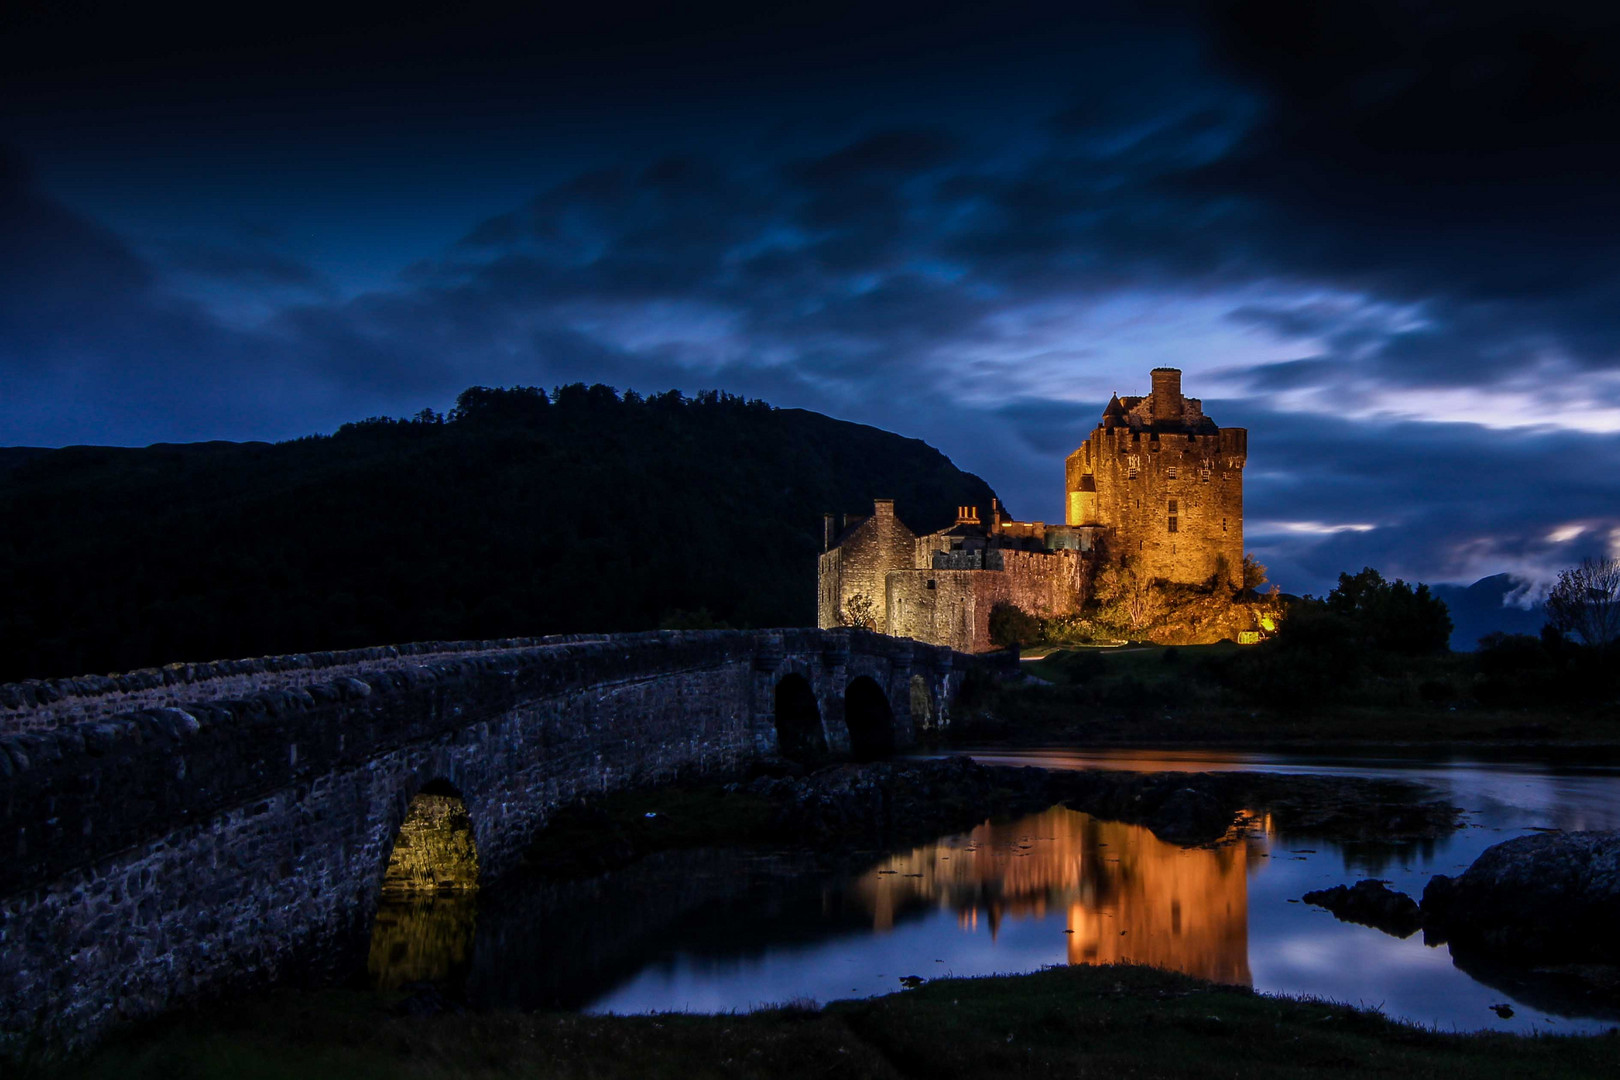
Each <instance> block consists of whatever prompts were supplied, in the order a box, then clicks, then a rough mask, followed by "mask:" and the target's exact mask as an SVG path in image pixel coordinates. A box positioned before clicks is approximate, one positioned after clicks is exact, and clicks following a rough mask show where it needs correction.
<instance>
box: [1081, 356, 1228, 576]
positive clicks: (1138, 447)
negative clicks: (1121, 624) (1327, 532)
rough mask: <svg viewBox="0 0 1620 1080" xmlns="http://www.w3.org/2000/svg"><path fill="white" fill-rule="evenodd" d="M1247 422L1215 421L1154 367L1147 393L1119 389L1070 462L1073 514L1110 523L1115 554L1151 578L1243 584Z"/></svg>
mask: <svg viewBox="0 0 1620 1080" xmlns="http://www.w3.org/2000/svg"><path fill="white" fill-rule="evenodd" d="M1248 448H1249V433H1248V431H1247V430H1246V429H1244V428H1223V427H1217V426H1216V425H1215V421H1213V420H1211V419H1210V418H1209V417H1207V416H1205V415H1204V408H1203V402H1201V401H1200V400H1198V399H1197V398H1189V397H1184V396H1183V395H1182V393H1181V371H1180V370H1179V369H1177V368H1154V369H1153V392H1152V393H1151V394H1149V395H1148V396H1147V397H1128V398H1120V397H1118V396H1117V395H1116V396H1114V397H1113V398H1111V399H1110V400H1109V402H1108V407H1107V408H1106V409H1104V410H1103V415H1102V420H1101V421H1100V422H1099V423H1098V424H1097V426H1096V428H1094V429H1093V430H1092V432H1091V437H1090V438H1088V439H1087V440H1086V441H1085V442H1084V443H1082V444H1081V445H1080V448H1079V449H1078V450H1076V451H1075V452H1074V453H1072V454H1070V455H1069V457H1068V460H1067V462H1066V463H1065V469H1064V475H1065V484H1064V487H1065V489H1066V491H1067V510H1066V515H1065V517H1066V520H1067V522H1068V524H1070V525H1096V526H1101V527H1102V528H1103V529H1104V530H1106V532H1105V535H1106V537H1107V542H1108V543H1110V544H1111V545H1113V554H1115V555H1118V556H1123V557H1124V558H1125V559H1127V560H1128V561H1129V562H1130V563H1131V564H1132V565H1133V566H1135V567H1137V568H1138V569H1140V570H1141V571H1142V572H1143V573H1145V574H1146V575H1147V576H1148V577H1150V578H1162V579H1164V580H1166V581H1174V582H1181V583H1185V584H1202V583H1204V582H1207V581H1209V580H1210V578H1211V577H1217V578H1219V579H1220V580H1221V581H1222V582H1224V583H1225V584H1227V585H1228V586H1230V587H1231V588H1234V589H1236V588H1241V587H1242V585H1243V466H1244V463H1245V458H1246V457H1247V454H1248Z"/></svg>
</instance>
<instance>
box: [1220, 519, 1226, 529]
mask: <svg viewBox="0 0 1620 1080" xmlns="http://www.w3.org/2000/svg"><path fill="white" fill-rule="evenodd" d="M1225 531H1226V519H1225V518H1221V532H1225Z"/></svg>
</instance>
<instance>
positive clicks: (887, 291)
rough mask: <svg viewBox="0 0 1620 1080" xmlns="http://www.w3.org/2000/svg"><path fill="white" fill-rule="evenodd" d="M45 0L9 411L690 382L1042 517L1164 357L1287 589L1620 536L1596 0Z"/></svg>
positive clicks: (4, 375) (318, 422)
mask: <svg viewBox="0 0 1620 1080" xmlns="http://www.w3.org/2000/svg"><path fill="white" fill-rule="evenodd" d="M36 6H37V7H38V8H40V10H33V9H34V8H35V7H36ZM44 8H45V6H44V5H33V4H14V5H6V7H5V8H4V10H3V14H0V26H3V44H0V445H38V446H57V445H66V444H71V443H113V444H125V445H142V444H145V443H149V442H154V441H191V440H199V439H284V438H290V437H294V436H298V435H303V434H308V433H311V432H317V431H331V430H333V429H335V428H336V426H337V425H339V424H341V423H343V422H345V421H348V420H354V419H359V418H363V417H366V416H372V415H396V416H398V415H408V414H412V413H415V412H416V411H418V410H419V409H422V408H424V407H431V408H435V409H440V410H443V409H446V408H448V407H449V406H450V404H451V403H452V402H453V400H454V397H455V395H456V393H457V392H458V391H460V390H461V389H463V388H465V387H467V386H469V385H476V384H485V385H511V384H522V385H541V386H552V385H556V384H559V383H565V382H572V381H576V380H583V381H587V382H605V383H609V384H612V385H615V386H618V387H620V388H621V389H622V388H625V387H631V388H634V389H636V390H639V391H642V392H653V391H659V390H664V389H668V388H670V387H676V388H680V389H682V390H686V391H688V392H691V391H695V390H699V389H704V388H710V387H717V388H720V389H724V390H728V391H732V392H734V393H740V394H744V395H747V396H750V397H763V398H765V399H766V400H768V401H770V402H772V403H773V404H776V405H780V406H798V407H803V408H809V409H815V410H818V411H821V412H826V413H829V414H831V415H834V416H838V417H842V418H846V419H850V420H856V421H860V422H863V423H868V424H873V425H876V426H879V427H882V428H886V429H889V430H892V431H897V432H900V433H902V434H905V435H909V436H915V437H918V438H922V439H926V440H927V441H929V442H930V443H932V444H934V445H936V446H938V447H940V448H941V449H942V450H944V451H945V452H946V453H947V454H949V455H950V456H951V457H952V459H953V460H955V462H956V463H957V464H958V465H960V466H962V467H963V468H966V469H969V470H971V471H973V472H977V473H979V474H980V475H982V476H983V477H985V479H987V480H988V481H989V482H990V483H991V484H992V485H993V486H994V487H996V488H997V489H998V490H999V491H1000V492H1001V493H1002V495H1003V497H1004V498H1005V499H1006V500H1007V502H1008V503H1009V505H1010V508H1011V510H1012V511H1013V512H1014V513H1015V514H1017V515H1018V516H1020V517H1023V518H1036V519H1046V520H1061V517H1062V475H1063V473H1062V459H1063V457H1064V456H1065V455H1066V454H1067V453H1068V452H1069V451H1071V450H1073V449H1074V447H1075V446H1077V445H1078V444H1079V442H1080V441H1081V440H1082V439H1083V438H1084V437H1085V436H1086V433H1087V432H1088V431H1089V430H1090V428H1091V427H1092V426H1093V424H1094V423H1095V422H1096V420H1097V417H1098V415H1099V413H1100V411H1101V409H1102V406H1103V403H1104V402H1105V401H1106V400H1107V397H1108V394H1109V393H1110V391H1114V390H1117V391H1118V392H1119V393H1121V394H1141V393H1146V392H1147V388H1148V369H1150V368H1152V367H1154V366H1158V365H1173V366H1178V367H1181V368H1183V369H1184V370H1185V372H1186V376H1185V384H1186V390H1187V392H1188V393H1189V394H1191V395H1194V396H1200V397H1202V398H1203V399H1204V403H1205V408H1206V410H1207V411H1208V412H1210V413H1211V414H1212V415H1213V416H1214V417H1215V419H1216V420H1217V421H1219V422H1220V423H1222V424H1223V425H1229V426H1230V425H1241V426H1246V427H1248V428H1249V429H1250V452H1251V456H1250V459H1249V468H1248V478H1247V488H1246V490H1247V494H1248V514H1247V533H1248V540H1249V546H1250V547H1251V548H1252V549H1253V550H1254V551H1255V552H1256V553H1257V554H1258V555H1259V556H1260V558H1261V560H1262V561H1263V562H1266V563H1267V564H1269V565H1270V566H1271V568H1272V579H1273V580H1274V581H1277V582H1278V583H1280V584H1281V585H1283V587H1284V588H1286V589H1289V590H1290V591H1312V592H1321V591H1324V590H1325V589H1326V588H1327V587H1329V586H1330V585H1331V583H1332V580H1333V579H1334V578H1335V577H1336V575H1337V574H1338V572H1339V571H1341V570H1345V569H1357V568H1359V567H1361V566H1362V565H1364V564H1372V565H1374V566H1377V567H1379V568H1380V569H1382V570H1383V571H1384V572H1385V573H1386V574H1387V575H1389V576H1391V577H1393V576H1396V575H1399V576H1403V577H1407V578H1408V579H1411V578H1420V579H1422V580H1427V581H1462V582H1467V581H1472V580H1474V579H1475V578H1478V577H1481V576H1484V575H1486V574H1491V573H1496V572H1499V571H1511V572H1514V573H1517V574H1520V575H1523V576H1524V577H1525V578H1526V580H1528V581H1540V582H1545V581H1546V579H1547V578H1548V577H1549V575H1550V574H1551V573H1552V572H1554V571H1555V570H1556V569H1557V568H1558V567H1559V566H1562V565H1567V564H1568V563H1570V562H1573V561H1575V560H1578V559H1579V558H1580V557H1582V556H1584V555H1589V554H1598V553H1605V552H1614V551H1615V550H1616V549H1617V548H1620V13H1616V14H1610V15H1602V14H1600V13H1599V12H1600V10H1601V9H1600V7H1599V5H1593V4H1582V5H1579V6H1568V7H1565V6H1562V5H1558V4H1546V3H1541V4H1535V5H1502V4H1498V3H1493V2H1491V0H1483V2H1474V3H1468V4H1460V5H1456V7H1455V8H1454V9H1450V8H1448V7H1447V6H1445V5H1439V4H1424V3H1385V2H1361V0H1358V2H1354V3H1334V4H1325V5H1304V4H1297V3H1294V2H1281V0H1279V2H1258V3H1250V2H1238V3H1212V4H1204V5H1200V4H1157V3H1148V4H1125V3H1120V4H1118V5H1085V4H1077V3H1062V4H1052V5H1026V4H1016V3H1011V4H1008V3H1001V4H981V5H974V6H973V7H971V8H965V9H962V10H961V11H959V12H957V11H954V10H953V9H951V8H950V7H948V6H944V5H940V4H935V3H920V4H883V5H873V4H847V5H838V4H828V3H813V4H801V5H793V6H788V7H786V8H785V9H781V10H774V11H771V10H766V6H765V5H760V6H758V7H757V8H751V9H746V12H747V13H745V14H738V13H737V12H736V11H730V10H724V9H719V8H713V7H704V6H702V5H686V6H683V7H681V8H679V9H674V8H652V7H647V6H645V5H633V4H622V3H613V2H597V3H591V4H580V5H570V6H567V7H552V6H550V5H546V4H538V5H529V6H526V7H523V8H502V7H492V6H486V5H478V4H472V5H445V4H420V5H415V4H411V3H400V4H395V5H392V6H391V7H390V8H388V9H387V11H386V13H385V14H379V15H366V16H362V15H353V14H345V13H344V12H342V11H341V10H339V9H338V8H337V7H336V6H335V5H331V4H327V5H314V6H302V5H299V4H290V5H288V4H279V5H271V6H261V7H258V8H228V7H216V9H215V10H214V14H213V15H211V16H204V17H202V18H200V19H199V18H197V17H193V16H188V17H186V18H184V19H181V18H179V17H171V16H165V15H156V14H153V13H152V12H151V11H148V10H144V8H145V6H144V5H131V4H122V5H118V6H113V5H105V6H103V5H98V4H94V3H81V4H69V3H59V4H54V5H51V6H50V7H49V10H45V9H44ZM1608 10H1609V11H1611V12H1616V11H1617V9H1615V8H1613V7H1612V6H1610V7H1608ZM243 19H247V20H248V21H246V22H244V21H242V20H243ZM822 509H824V508H823V507H806V513H807V514H808V515H815V514H817V513H819V512H820V511H821V510H822ZM840 509H856V508H854V507H850V508H840Z"/></svg>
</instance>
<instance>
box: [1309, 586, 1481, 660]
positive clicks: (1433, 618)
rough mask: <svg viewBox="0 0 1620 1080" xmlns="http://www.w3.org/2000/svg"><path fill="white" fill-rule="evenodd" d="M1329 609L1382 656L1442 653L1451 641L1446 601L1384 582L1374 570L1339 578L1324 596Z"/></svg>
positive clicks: (1420, 590)
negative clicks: (1387, 654) (1336, 584)
mask: <svg viewBox="0 0 1620 1080" xmlns="http://www.w3.org/2000/svg"><path fill="white" fill-rule="evenodd" d="M1326 607H1327V610H1328V611H1329V612H1330V613H1331V614H1333V615H1335V616H1338V617H1339V618H1341V619H1344V620H1345V621H1346V622H1348V623H1349V624H1350V625H1351V626H1352V627H1353V628H1354V630H1355V632H1356V635H1357V636H1358V637H1360V638H1361V639H1362V641H1363V642H1365V643H1366V644H1367V645H1370V646H1372V647H1373V648H1375V649H1382V650H1384V651H1385V652H1394V653H1411V654H1417V653H1430V652H1444V651H1445V650H1446V649H1447V648H1448V647H1449V646H1450V641H1451V613H1450V612H1449V611H1447V610H1446V604H1445V601H1444V600H1441V599H1440V598H1439V597H1437V596H1433V595H1431V594H1430V593H1429V587H1428V586H1427V585H1423V584H1419V585H1417V586H1416V587H1415V588H1414V587H1413V586H1411V585H1408V584H1407V583H1406V582H1404V581H1402V580H1401V579H1400V578H1396V579H1395V580H1394V581H1385V580H1384V575H1382V574H1380V573H1379V572H1378V571H1377V570H1374V569H1373V568H1372V567H1370V566H1367V567H1363V568H1362V570H1361V572H1360V573H1358V574H1340V575H1339V584H1338V586H1337V587H1336V588H1335V589H1334V590H1333V591H1332V592H1330V593H1328V595H1327V601H1326Z"/></svg>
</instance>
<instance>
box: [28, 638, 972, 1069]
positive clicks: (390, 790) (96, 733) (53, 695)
mask: <svg viewBox="0 0 1620 1080" xmlns="http://www.w3.org/2000/svg"><path fill="white" fill-rule="evenodd" d="M985 662H986V661H984V660H982V659H975V658H973V657H968V656H964V655H962V654H959V653H953V652H951V651H950V650H949V649H945V648H940V647H935V646H928V645H922V644H918V643H915V642H911V641H906V640H900V639H896V638H888V637H883V636H880V635H876V634H869V633H866V632H863V631H850V630H779V631H777V630H773V631H691V632H660V633H645V634H625V635H610V636H603V637H578V636H573V637H556V638H535V639H517V640H507V641H499V642H460V643H428V644H417V645H409V646H400V647H392V648H379V649H362V650H355V651H351V652H339V653H324V654H313V655H300V656H286V657H271V658H266V659H259V660H241V661H226V662H219V663H211V664H183V665H172V666H170V667H166V668H162V669H151V670H146V671H139V672H134V673H131V674H128V675H120V676H107V677H100V676H96V677H86V678H80V679H57V680H50V681H44V682H25V683H14V684H10V685H6V686H0V813H3V815H4V825H3V827H0V842H3V843H5V844H6V847H5V848H4V851H3V858H0V1057H4V1056H5V1053H4V1052H5V1051H7V1050H9V1051H11V1052H13V1053H15V1052H16V1051H18V1050H19V1049H21V1048H24V1047H25V1046H26V1045H28V1044H30V1043H32V1042H36V1041H41V1042H44V1043H47V1044H56V1045H60V1044H66V1045H75V1044H83V1043H85V1042H87V1041H89V1040H91V1039H93V1038H95V1037H96V1036H98V1035H99V1034H101V1033H102V1032H104V1031H105V1030H107V1029H108V1028H109V1027H110V1026H112V1025H114V1024H116V1023H118V1022H120V1021H123V1020H128V1019H133V1018H137V1017H140V1016H144V1015H149V1014H152V1013H155V1012H158V1011H160V1010H162V1009H165V1008H167V1007H169V1006H172V1005H174V1004H176V1003H179V1002H182V1001H185V1000H187V999H190V998H195V997H197V996H199V995H202V994H205V993H209V992H215V991H218V990H221V989H224V988H226V987H228V986H230V985H233V984H251V983H260V982H264V981H268V980H272V979H291V978H306V977H309V978H319V977H322V976H323V975H325V974H326V973H327V967H329V966H330V964H331V963H333V962H335V961H330V960H329V961H328V963H327V967H323V965H322V963H321V962H320V958H322V957H327V958H331V957H339V956H348V955H352V948H353V945H352V943H354V942H356V941H361V942H363V939H364V936H365V933H366V930H367V928H368V927H369V925H370V922H371V919H372V916H373V914H374V913H375V911H376V910H377V904H378V898H379V891H380V888H381V884H382V881H383V875H384V870H385V867H386V866H387V864H388V862H389V856H390V852H391V850H392V849H393V847H394V845H395V839H396V836H398V834H399V831H400V826H401V824H402V822H403V821H404V819H405V817H406V813H407V809H408V807H409V806H410V804H411V801H412V799H413V797H415V796H416V795H417V794H418V793H419V792H421V791H422V790H423V788H425V787H426V788H430V790H432V791H435V792H451V793H454V794H456V795H459V796H460V798H461V799H462V801H463V802H464V804H465V808H466V811H467V814H468V815H469V816H470V818H471V825H472V831H473V837H474V840H475V843H476V848H477V856H478V864H479V871H478V873H479V876H480V877H482V878H483V879H484V880H486V881H487V880H489V879H491V878H494V877H498V876H499V875H500V874H501V873H503V872H504V871H506V870H508V869H510V868H511V867H513V866H514V865H515V864H516V863H517V862H518V860H519V859H520V857H521V854H522V852H523V850H524V848H525V846H526V845H527V844H528V842H529V841H530V839H531V838H532V836H533V835H534V833H535V832H536V830H537V829H539V828H540V827H541V826H542V825H544V824H545V822H546V820H547V818H548V816H549V815H550V814H551V813H552V812H553V811H554V810H555V809H557V808H558V807H560V806H563V805H565V804H568V803H570V802H573V801H576V800H578V799H579V798H581V797H583V796H587V795H589V794H592V793H599V792H607V791H612V790H615V789H619V788H626V787H631V786H639V785H650V784H658V783H663V782H667V781H670V780H673V779H676V778H677V777H683V776H689V775H694V774H714V773H724V772H728V771H734V770H737V769H740V768H743V767H746V766H747V765H749V764H750V763H753V762H760V761H769V760H772V759H781V758H797V759H801V760H806V761H808V760H816V759H822V758H827V757H834V758H836V757H850V756H853V757H870V756H878V755H882V754H885V753H888V752H890V751H892V750H894V749H896V748H901V747H905V746H907V745H909V744H910V743H912V742H913V741H914V740H915V739H916V737H917V736H918V734H919V733H922V732H925V731H927V730H929V729H932V728H938V727H942V726H944V725H945V724H947V723H948V719H949V715H950V707H951V702H952V699H953V696H954V694H955V692H956V690H957V688H958V687H959V685H960V681H961V679H962V677H963V675H964V673H965V672H966V671H967V670H968V669H969V668H970V667H971V666H973V665H975V664H981V663H985ZM430 786H431V787H430Z"/></svg>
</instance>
